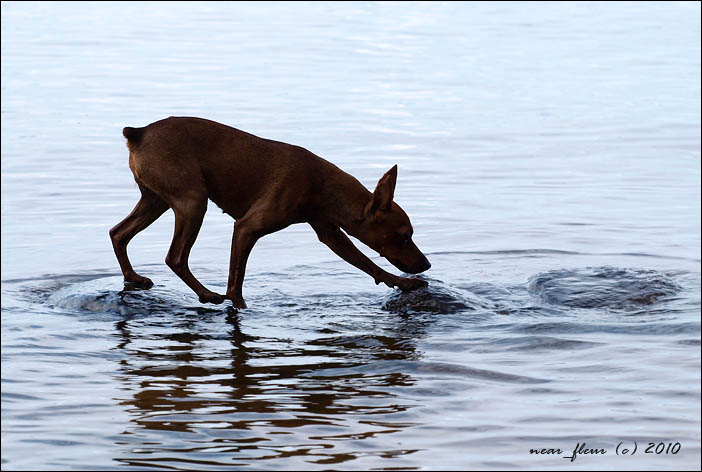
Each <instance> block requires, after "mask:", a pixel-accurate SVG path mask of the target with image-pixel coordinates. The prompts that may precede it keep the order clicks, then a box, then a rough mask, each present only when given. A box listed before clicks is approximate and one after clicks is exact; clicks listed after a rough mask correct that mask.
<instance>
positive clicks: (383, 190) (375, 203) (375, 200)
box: [365, 164, 397, 217]
mask: <svg viewBox="0 0 702 472" xmlns="http://www.w3.org/2000/svg"><path fill="white" fill-rule="evenodd" d="M396 184H397V164H395V165H394V166H392V168H391V169H390V170H389V171H387V172H386V173H385V175H383V176H382V177H381V178H380V180H379V181H378V185H377V186H376V187H375V191H374V192H373V197H372V198H371V201H370V202H368V205H366V208H365V215H366V217H369V216H372V215H374V214H375V212H377V211H378V210H389V209H390V207H391V206H392V199H393V197H394V195H395V185H396Z"/></svg>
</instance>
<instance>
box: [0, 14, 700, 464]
mask: <svg viewBox="0 0 702 472" xmlns="http://www.w3.org/2000/svg"><path fill="white" fill-rule="evenodd" d="M169 115H179V116H183V115H190V116H201V117H205V118H209V119H213V120H216V121H220V122H223V123H226V124H228V125H231V126H235V127H237V128H240V129H243V130H245V131H248V132H251V133H254V134H256V135H259V136H262V137H267V138H272V139H276V140H281V141H285V142H290V143H294V144H298V145H301V146H304V147H306V148H307V149H309V150H311V151H312V152H314V153H316V154H318V155H320V156H322V157H324V158H326V159H328V160H330V161H332V162H334V163H336V164H337V165H339V166H340V167H342V168H343V169H345V170H346V171H348V172H350V173H351V174H353V175H354V176H356V177H357V178H358V179H359V180H360V181H361V182H362V183H363V184H364V185H366V186H367V187H369V188H372V187H374V185H375V183H376V182H377V180H378V178H379V177H380V176H381V175H382V174H383V173H384V172H385V171H386V170H387V169H389V168H390V167H391V166H392V165H393V164H398V166H399V178H398V185H397V190H396V195H395V200H396V202H398V203H399V204H400V205H401V206H402V207H403V208H404V209H405V210H406V212H407V213H408V214H409V215H410V217H411V219H412V222H413V225H414V230H415V238H414V239H415V241H416V242H417V244H418V245H419V247H420V248H422V249H423V250H424V251H425V253H426V254H427V256H428V257H429V259H430V261H431V262H432V269H431V270H430V271H428V272H427V273H426V274H424V276H425V277H426V279H427V280H428V281H429V283H430V285H429V288H428V289H423V290H420V291H417V292H414V293H411V294H401V293H398V292H394V291H392V290H390V289H388V288H387V287H384V286H376V285H375V284H374V283H373V281H372V279H370V278H369V277H368V276H366V275H365V274H363V273H361V272H359V271H358V270H356V269H355V268H353V267H352V266H350V265H348V264H346V263H344V262H343V261H341V260H340V259H338V258H337V257H336V256H335V255H334V254H332V253H331V252H330V251H329V250H328V249H327V248H326V247H325V246H323V245H322V244H320V243H319V242H318V241H317V238H316V236H315V234H314V232H313V231H312V230H311V228H309V227H308V226H306V225H295V226H292V227H290V228H287V229H285V230H283V231H281V232H279V233H276V234H273V235H270V236H267V237H265V238H263V239H262V240H261V241H259V243H258V244H257V245H256V247H255V248H254V251H253V253H252V255H251V257H250V259H249V264H248V270H247V278H246V281H245V284H244V296H245V298H246V300H247V303H248V305H249V307H250V308H249V309H246V310H242V311H240V312H238V313H236V312H234V311H232V310H230V309H227V307H226V305H223V306H214V305H202V304H200V303H199V302H198V300H197V297H196V296H195V295H194V294H193V293H192V292H191V291H190V290H189V289H188V288H187V286H185V284H184V283H183V282H181V281H180V280H179V279H178V278H177V277H176V276H175V275H173V274H172V273H171V271H170V270H169V269H168V268H167V267H166V265H165V264H164V262H163V260H164V258H165V255H166V252H167V248H168V245H169V243H170V239H171V236H172V230H173V216H172V213H171V212H168V213H167V214H165V215H164V216H163V217H162V218H161V219H160V220H158V221H157V222H156V223H154V224H153V225H152V226H151V227H150V228H148V229H147V230H146V231H144V232H142V233H140V234H139V235H138V236H137V237H136V238H135V239H134V240H133V241H132V243H131V244H130V246H129V254H130V258H131V260H132V262H133V263H134V265H135V267H136V269H137V271H139V272H140V273H143V274H144V275H146V276H148V277H150V278H152V279H153V280H154V282H155V284H156V285H155V286H154V287H153V288H152V289H151V290H133V289H129V288H125V287H124V284H123V283H122V277H121V274H120V273H119V268H118V265H117V261H116V259H115V257H114V254H113V253H112V248H111V244H110V241H109V238H108V234H107V232H108V230H109V228H110V227H112V226H113V225H115V224H116V223H117V222H118V221H120V220H121V219H122V218H124V217H125V216H126V215H127V214H128V213H129V212H130V211H131V209H132V207H133V206H134V204H135V203H136V201H137V199H138V190H137V188H136V186H135V184H134V182H133V179H132V176H131V174H130V172H129V169H128V166H127V150H126V148H125V146H124V139H123V138H122V136H121V129H122V127H124V126H144V125H146V124H148V123H150V122H153V121H156V120H158V119H162V118H164V117H167V116H169ZM232 227H233V222H232V220H231V219H230V218H229V217H227V216H226V215H223V214H222V213H221V211H219V210H218V209H217V208H216V206H214V205H211V206H210V211H209V212H208V214H207V215H206V217H205V223H204V225H203V228H202V230H201V232H200V235H199V237H198V240H197V242H196V244H195V246H194V248H193V251H192V254H191V258H190V261H191V268H192V270H193V272H194V273H195V274H196V276H197V277H198V278H200V280H201V281H202V282H203V283H204V284H205V285H207V286H208V287H210V288H212V289H213V290H215V291H218V292H223V291H224V290H225V284H226V280H227V270H228V267H227V264H228V261H229V245H230V242H231V231H232ZM363 250H364V251H365V252H366V253H367V254H368V255H369V257H372V258H373V260H374V261H375V262H376V263H378V264H379V265H381V266H383V267H385V268H386V269H388V270H391V267H390V266H389V264H388V263H387V262H385V261H382V260H380V259H379V258H378V257H377V255H376V254H374V253H373V252H372V251H370V250H368V249H367V248H365V247H364V248H363ZM393 270H394V269H393ZM700 278H701V277H700V7H699V3H665V4H662V3H660V4H659V3H642V4H629V3H627V4H617V3H611V2H607V3H599V4H580V3H578V4H575V3H564V4H552V3H548V4H536V3H528V4H492V3H485V4H483V3H480V4H460V3H456V2H450V3H446V4H442V3H430V4H417V3H411V4H397V3H389V4H387V3H378V4H377V3H342V4H323V3H320V2H314V3H310V4H273V5H271V4H260V3H252V4H241V3H231V4H229V3H208V2H196V3H177V4H165V3H134V4H132V3H104V2H100V3H96V4H92V3H80V4H73V3H30V4H25V3H17V2H11V3H3V4H2V464H3V465H2V467H3V469H8V470H9V469H12V470H28V469H34V470H37V469H47V470H51V469H145V468H149V469H170V470H173V469H194V468H197V469H232V468H241V469H247V470H249V469H254V470H261V469H265V470H270V469H286V470H349V469H361V470H370V469H373V470H389V469H403V470H410V469H425V470H427V469H428V470H437V469H443V470H463V469H469V468H473V469H475V468H480V469H505V468H507V469H518V468H527V469H562V468H564V467H571V468H576V469H593V468H598V469H614V468H616V469H633V470H636V469H669V470H688V469H699V468H700V286H701V284H700ZM635 442H636V444H637V445H638V450H637V451H638V452H637V453H636V454H635V455H633V456H626V457H624V456H618V455H617V454H616V452H615V449H616V448H617V446H618V445H620V444H622V446H621V447H627V448H633V445H634V443H635ZM650 442H653V443H655V444H658V443H664V444H666V445H668V444H671V443H672V444H675V443H679V444H680V450H679V452H677V454H672V453H668V454H660V455H656V454H645V453H644V450H645V449H646V447H647V446H648V443H650ZM577 443H581V444H582V443H586V444H587V447H592V448H604V449H606V450H607V453H606V454H605V455H601V456H585V455H581V456H578V458H577V459H576V460H575V462H572V463H570V462H568V461H567V460H566V459H563V458H562V456H564V455H570V454H571V452H572V449H573V448H574V447H575V446H576V444H577ZM535 448H538V449H541V448H553V449H556V448H560V449H562V450H563V453H562V454H556V455H535V454H530V453H529V451H530V449H535ZM38 451H40V452H38Z"/></svg>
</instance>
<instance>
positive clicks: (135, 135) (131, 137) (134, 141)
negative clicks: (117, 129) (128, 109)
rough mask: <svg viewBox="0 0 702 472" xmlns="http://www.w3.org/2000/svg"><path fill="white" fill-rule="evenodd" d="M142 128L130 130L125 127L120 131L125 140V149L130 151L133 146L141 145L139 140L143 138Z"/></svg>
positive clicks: (130, 128)
mask: <svg viewBox="0 0 702 472" xmlns="http://www.w3.org/2000/svg"><path fill="white" fill-rule="evenodd" d="M145 129H146V127H144V128H132V127H131V126H127V127H126V128H124V129H123V130H122V134H123V135H124V137H125V138H127V147H129V148H130V149H131V148H132V147H134V146H138V145H139V143H141V139H142V138H143V137H144V130H145Z"/></svg>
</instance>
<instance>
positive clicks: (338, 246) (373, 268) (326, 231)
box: [310, 222, 427, 290]
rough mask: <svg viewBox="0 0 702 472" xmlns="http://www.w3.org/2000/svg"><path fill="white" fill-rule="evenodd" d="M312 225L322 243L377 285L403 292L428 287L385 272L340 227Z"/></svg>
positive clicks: (420, 281)
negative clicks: (381, 284)
mask: <svg viewBox="0 0 702 472" xmlns="http://www.w3.org/2000/svg"><path fill="white" fill-rule="evenodd" d="M310 225H311V226H312V228H313V229H314V231H315V232H316V233H317V237H318V238H319V240H320V241H321V242H323V243H324V244H326V245H327V246H329V249H331V250H332V251H334V252H335V253H336V254H337V255H338V256H339V257H341V258H342V259H343V260H345V261H346V262H348V263H349V264H351V265H353V266H355V267H357V268H359V269H361V270H362V271H363V272H365V273H366V274H368V275H370V276H371V277H373V279H374V280H375V283H376V284H379V283H380V282H383V283H384V284H385V285H387V286H388V287H399V288H400V289H402V290H413V289H416V288H420V287H426V286H427V282H425V281H424V280H420V279H408V278H405V277H398V276H397V275H393V274H391V273H389V272H386V271H384V270H383V269H381V268H380V267H378V266H377V265H375V263H373V261H371V260H370V259H368V257H366V255H365V254H363V253H362V252H361V251H359V250H358V248H357V247H356V246H354V244H353V242H352V241H351V240H350V239H349V237H348V236H346V234H345V233H344V232H343V231H341V229H339V228H338V227H336V226H334V225H331V224H328V223H318V222H314V223H312V222H310Z"/></svg>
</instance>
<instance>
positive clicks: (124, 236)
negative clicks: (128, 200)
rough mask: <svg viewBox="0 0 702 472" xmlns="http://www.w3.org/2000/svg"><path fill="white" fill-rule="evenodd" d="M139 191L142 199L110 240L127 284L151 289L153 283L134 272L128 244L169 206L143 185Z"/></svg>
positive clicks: (114, 231) (111, 235) (116, 227)
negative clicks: (128, 252) (128, 253)
mask: <svg viewBox="0 0 702 472" xmlns="http://www.w3.org/2000/svg"><path fill="white" fill-rule="evenodd" d="M139 190H141V199H139V202H137V204H136V206H135V207H134V209H133V210H132V212H131V213H130V214H129V215H128V216H127V217H126V218H125V219H123V220H122V221H120V222H119V223H118V224H117V225H115V226H114V227H113V228H112V229H111V230H110V238H111V239H112V247H113V248H114V250H115V255H116V256H117V261H118V262H119V266H120V268H121V269H122V274H124V280H125V282H130V283H133V284H135V285H137V286H141V287H146V288H149V287H151V286H153V282H152V281H151V280H150V279H148V278H147V277H142V276H141V275H139V274H137V273H136V272H135V271H134V269H133V268H132V264H131V263H130V262H129V257H128V256H127V244H129V241H131V240H132V238H133V237H134V236H136V234H137V233H139V232H140V231H142V230H144V229H146V228H147V227H148V226H149V225H150V224H151V223H153V222H154V221H156V220H157V219H158V217H159V216H161V215H163V213H164V212H165V211H166V210H168V205H167V204H166V202H164V201H163V200H162V199H161V198H160V197H159V196H158V195H156V194H155V193H153V192H152V191H151V190H149V189H148V188H146V187H145V186H143V185H141V184H139Z"/></svg>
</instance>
